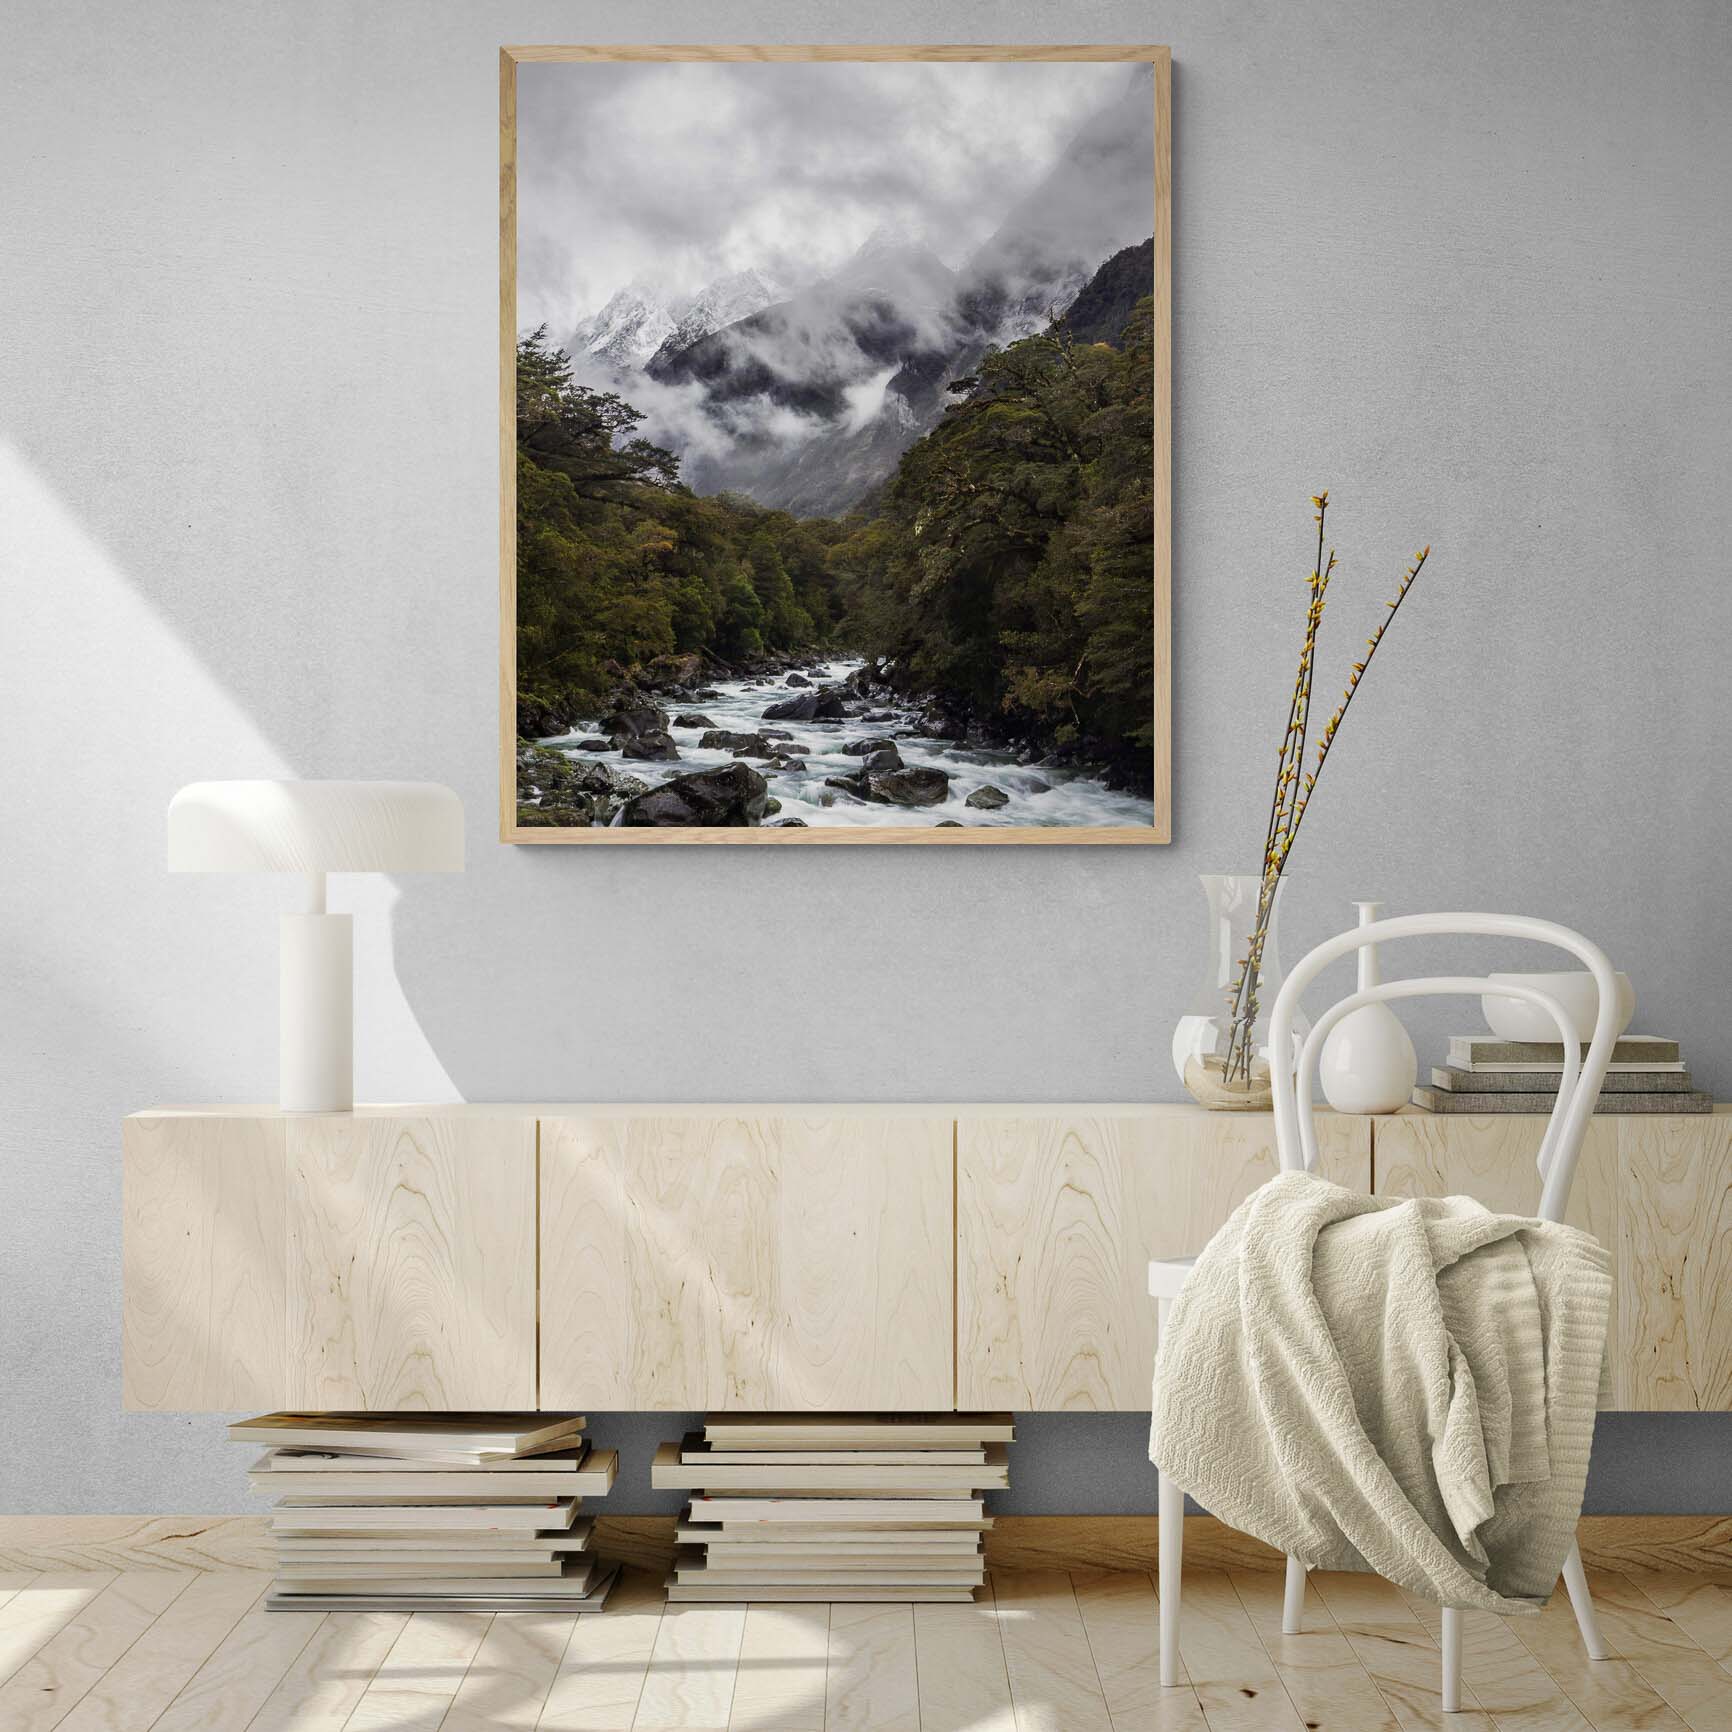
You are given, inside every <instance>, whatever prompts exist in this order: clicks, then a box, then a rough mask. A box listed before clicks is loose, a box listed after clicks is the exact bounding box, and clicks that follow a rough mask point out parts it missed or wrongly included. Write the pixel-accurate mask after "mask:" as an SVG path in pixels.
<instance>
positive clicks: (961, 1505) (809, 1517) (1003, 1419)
mask: <svg viewBox="0 0 1732 1732" xmlns="http://www.w3.org/2000/svg"><path fill="white" fill-rule="evenodd" d="M1014 1436H1015V1431H1014V1428H1013V1427H1012V1425H1011V1422H1010V1416H1009V1414H995V1413H985V1414H982V1413H974V1414H970V1413H939V1414H924V1415H922V1414H904V1415H901V1416H898V1417H894V1418H878V1417H875V1416H873V1415H868V1414H753V1413H734V1414H727V1415H719V1416H717V1417H716V1418H713V1419H710V1420H708V1421H707V1422H706V1423H705V1426H704V1429H703V1433H702V1435H699V1434H698V1433H696V1432H694V1433H692V1434H691V1435H690V1436H688V1437H687V1438H685V1439H684V1441H683V1442H681V1443H664V1444H663V1445H662V1446H661V1448H660V1449H658V1450H657V1451H656V1456H655V1461H654V1463H653V1465H652V1466H651V1469H650V1483H651V1485H652V1486H655V1487H658V1488H674V1489H679V1490H685V1491H690V1492H692V1494H693V1496H692V1500H691V1502H690V1503H689V1504H688V1505H687V1506H686V1509H685V1512H684V1514H683V1516H682V1517H681V1520H680V1525H679V1530H678V1534H679V1549H678V1552H677V1555H676V1558H675V1562H674V1570H673V1575H672V1576H671V1577H670V1578H669V1581H668V1590H667V1592H668V1598H669V1599H670V1600H729V1601H751V1600H768V1601H778V1600H904V1601H907V1600H971V1599H973V1597H974V1592H975V1590H976V1589H977V1588H978V1587H979V1586H980V1585H981V1583H982V1582H983V1581H984V1580H985V1542H984V1537H983V1536H984V1535H985V1533H986V1530H987V1529H988V1528H990V1527H991V1526H992V1520H991V1518H990V1517H989V1516H988V1515H987V1513H986V1502H985V1498H984V1495H983V1494H984V1493H985V1492H987V1491H996V1490H1002V1489H1003V1488H1004V1487H1006V1486H1008V1485H1009V1484H1010V1470H1009V1466H1008V1463H1007V1457H1006V1453H1005V1447H1004V1446H1005V1445H1006V1444H1008V1443H1009V1442H1011V1441H1012V1439H1013V1438H1014Z"/></svg>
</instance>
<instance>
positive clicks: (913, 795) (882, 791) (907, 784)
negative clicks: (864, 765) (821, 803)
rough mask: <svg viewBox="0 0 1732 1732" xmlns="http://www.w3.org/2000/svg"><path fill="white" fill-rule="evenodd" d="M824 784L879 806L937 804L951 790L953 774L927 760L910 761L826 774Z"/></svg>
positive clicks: (939, 803) (940, 802)
mask: <svg viewBox="0 0 1732 1732" xmlns="http://www.w3.org/2000/svg"><path fill="white" fill-rule="evenodd" d="M824 786H825V787H826V788H840V789H841V790H842V791H843V792H844V793H845V794H852V795H853V796H854V798H855V799H857V800H869V801H871V802H872V803H873V804H874V805H876V806H937V805H941V804H942V803H943V801H944V800H945V798H946V797H947V796H948V795H949V793H950V775H949V772H948V771H945V770H938V769H933V768H932V767H931V766H929V765H926V764H910V765H908V766H907V767H905V768H903V769H900V770H868V769H862V770H860V771H859V772H858V773H856V774H855V775H852V776H826V777H825V778H824Z"/></svg>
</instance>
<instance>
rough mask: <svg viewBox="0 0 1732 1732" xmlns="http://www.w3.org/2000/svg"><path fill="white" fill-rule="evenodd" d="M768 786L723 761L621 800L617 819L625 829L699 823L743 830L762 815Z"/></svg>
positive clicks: (743, 768)
mask: <svg viewBox="0 0 1732 1732" xmlns="http://www.w3.org/2000/svg"><path fill="white" fill-rule="evenodd" d="M769 794H770V785H769V783H768V782H766V781H765V780H764V778H763V777H762V776H760V775H759V774H758V772H757V771H756V770H754V769H751V768H750V767H749V766H748V765H745V764H723V765H721V766H720V767H719V768H718V769H714V770H695V771H693V772H692V773H691V774H690V775H687V776H675V777H674V778H673V779H672V780H671V781H667V782H663V783H662V785H661V786H660V787H659V788H651V789H650V790H649V791H648V792H647V793H644V794H639V795H638V796H637V797H636V798H635V799H631V800H628V801H626V804H625V816H624V817H623V819H622V820H621V822H622V823H623V824H625V825H626V826H628V827H630V828H637V829H646V828H658V829H668V828H677V827H679V826H682V825H703V826H709V827H717V826H720V827H724V828H729V829H745V828H748V827H750V826H753V825H756V824H757V823H758V822H759V821H760V820H761V819H762V818H763V816H764V807H765V804H766V803H767V801H768V799H769Z"/></svg>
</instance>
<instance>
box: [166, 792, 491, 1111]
mask: <svg viewBox="0 0 1732 1732" xmlns="http://www.w3.org/2000/svg"><path fill="white" fill-rule="evenodd" d="M168 869H169V871H171V872H299V873H301V874H302V876H303V877H305V879H306V881H307V906H306V911H305V912H304V913H301V914H285V915H283V916H282V934H281V938H282V986H281V1000H280V1025H279V1048H278V1054H279V1074H278V1093H279V1097H280V1101H281V1104H282V1107H283V1109H284V1111H286V1112H312V1113H329V1112H348V1111H349V1110H350V1109H351V1108H352V1107H353V1106H354V1104H355V1080H354V1076H355V1071H354V992H355V978H354V977H355V952H354V937H353V922H352V921H351V919H350V917H349V916H348V915H347V914H327V913H326V912H325V874H326V873H327V872H461V871H462V870H463V804H462V802H461V801H460V800H459V799H458V798H457V796H456V795H455V794H454V793H452V791H451V790H450V789H449V788H444V787H441V786H440V785H439V784H438V783H437V782H193V783H190V784H189V785H188V786H186V787H184V788H182V789H181V791H180V792H179V793H178V794H176V795H175V797H174V799H173V800H171V801H170V802H169V808H168Z"/></svg>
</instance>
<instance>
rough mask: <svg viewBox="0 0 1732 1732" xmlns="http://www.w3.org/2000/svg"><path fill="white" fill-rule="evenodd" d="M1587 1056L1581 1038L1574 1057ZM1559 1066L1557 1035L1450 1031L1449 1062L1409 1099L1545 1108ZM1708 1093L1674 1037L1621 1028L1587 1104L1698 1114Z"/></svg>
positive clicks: (1496, 1108)
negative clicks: (1593, 1100) (1694, 1079)
mask: <svg viewBox="0 0 1732 1732" xmlns="http://www.w3.org/2000/svg"><path fill="white" fill-rule="evenodd" d="M1587 1056H1588V1048H1587V1043H1586V1042H1585V1041H1584V1042H1583V1043H1582V1057H1583V1058H1586V1057H1587ZM1563 1068H1564V1048H1563V1043H1562V1042H1561V1041H1533V1040H1504V1039H1503V1038H1502V1037H1501V1036H1499V1035H1495V1034H1458V1035H1456V1036H1455V1037H1454V1038H1453V1039H1452V1040H1451V1041H1450V1043H1449V1063H1448V1064H1447V1065H1440V1066H1438V1067H1437V1068H1435V1069H1434V1070H1433V1071H1432V1073H1431V1087H1430V1088H1423V1087H1422V1088H1416V1089H1415V1090H1414V1091H1413V1104H1414V1105H1415V1106H1416V1107H1424V1108H1426V1109H1427V1111H1429V1112H1434V1113H1549V1112H1550V1111H1551V1110H1552V1108H1553V1107H1554V1106H1555V1105H1556V1104H1557V1098H1558V1079H1559V1077H1560V1076H1561V1075H1562V1073H1563ZM1713 1109H1714V1101H1713V1097H1712V1096H1711V1095H1706V1094H1703V1093H1702V1092H1701V1091H1700V1090H1699V1089H1697V1088H1695V1087H1693V1086H1692V1084H1691V1082H1690V1072H1689V1070H1688V1069H1687V1068H1686V1067H1685V1064H1684V1060H1683V1058H1682V1057H1681V1056H1680V1054H1679V1051H1678V1043H1677V1042H1676V1041H1675V1040H1660V1039H1657V1038H1656V1037H1655V1036H1653V1035H1646V1034H1627V1035H1625V1036H1623V1037H1622V1039H1620V1040H1619V1041H1618V1043H1617V1045H1616V1046H1615V1047H1613V1049H1612V1062H1611V1068H1610V1069H1609V1070H1608V1071H1607V1072H1606V1080H1605V1082H1604V1084H1603V1085H1602V1086H1601V1089H1600V1099H1599V1103H1598V1105H1597V1106H1596V1107H1595V1109H1594V1110H1595V1111H1596V1112H1601V1113H1706V1112H1712V1111H1713Z"/></svg>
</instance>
